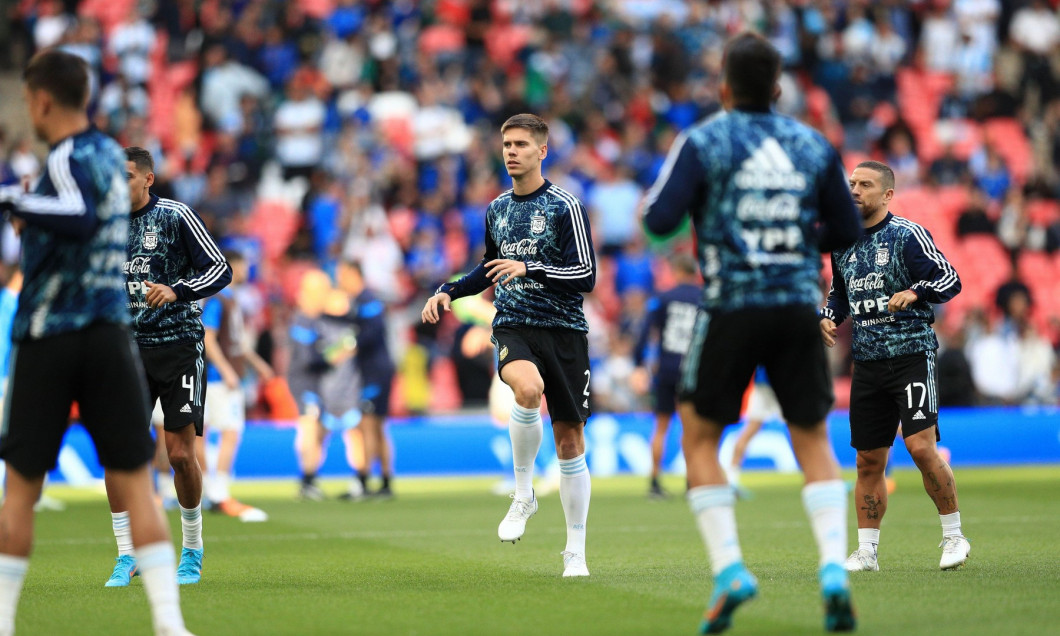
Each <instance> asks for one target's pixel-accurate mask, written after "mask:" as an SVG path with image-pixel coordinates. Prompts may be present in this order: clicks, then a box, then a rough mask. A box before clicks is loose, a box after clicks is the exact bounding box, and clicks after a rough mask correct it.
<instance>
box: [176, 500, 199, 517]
mask: <svg viewBox="0 0 1060 636" xmlns="http://www.w3.org/2000/svg"><path fill="white" fill-rule="evenodd" d="M177 505H178V506H180V516H181V517H182V518H184V519H187V520H188V521H195V520H196V519H198V518H200V517H202V504H201V503H200V504H199V505H197V506H195V507H194V508H185V507H184V506H181V505H180V504H177Z"/></svg>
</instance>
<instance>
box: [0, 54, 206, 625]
mask: <svg viewBox="0 0 1060 636" xmlns="http://www.w3.org/2000/svg"><path fill="white" fill-rule="evenodd" d="M22 80H23V83H24V97H25V100H26V103H27V106H28V107H29V116H30V121H31V122H32V125H33V128H34V131H35V132H36V134H37V137H38V138H39V139H40V140H41V141H43V142H45V143H47V144H48V145H49V147H50V148H51V150H50V151H49V153H48V163H47V168H46V169H45V172H44V174H43V175H42V176H41V179H40V181H39V182H38V183H37V186H36V188H35V190H34V191H33V192H32V193H25V192H24V191H23V188H22V186H13V187H5V188H0V208H2V209H3V211H4V212H5V213H10V214H12V215H13V216H14V218H15V220H14V223H15V225H16V228H18V229H21V230H22V258H21V269H22V272H23V275H24V277H25V278H24V283H23V287H22V292H21V294H20V296H19V304H18V310H17V312H16V314H15V322H14V327H13V330H12V334H11V339H12V341H13V342H14V343H15V350H14V352H13V354H12V364H11V376H10V378H9V383H10V387H9V388H10V391H9V394H8V396H7V400H8V401H7V404H6V405H5V411H4V421H3V426H2V430H3V436H2V439H0V457H2V458H3V459H4V461H5V462H7V480H6V492H5V497H4V502H3V507H2V508H0V634H12V633H14V631H15V610H16V608H17V606H18V597H19V594H20V593H21V590H22V583H23V581H24V579H25V576H26V570H27V568H28V566H29V554H30V550H31V548H32V545H33V504H34V503H35V502H36V501H37V499H38V497H39V496H40V493H41V487H42V486H43V484H44V476H45V474H46V473H47V472H48V470H49V469H51V468H52V467H54V466H55V460H56V457H57V456H58V453H59V447H60V445H61V444H62V439H63V434H64V433H65V432H66V428H67V426H68V425H69V417H70V409H71V405H72V404H73V402H74V401H76V402H77V403H78V404H79V405H80V412H81V421H82V424H83V425H84V427H85V428H86V429H87V430H88V432H89V434H91V436H92V439H93V442H94V443H95V446H96V450H97V451H98V453H99V459H100V463H101V464H103V467H104V469H105V471H106V476H107V479H108V482H109V483H110V487H111V490H112V491H113V492H114V493H116V494H118V495H119V496H120V497H121V499H122V500H123V501H124V503H125V506H126V507H125V509H126V510H127V511H128V522H129V525H130V536H131V544H132V545H131V546H130V547H131V548H132V549H133V550H134V552H135V555H136V558H137V560H138V561H139V565H140V573H141V575H142V576H143V581H144V590H145V591H146V592H147V598H148V600H149V601H150V604H151V615H152V619H153V623H154V631H155V634H158V635H167V636H169V635H183V634H188V632H187V630H186V629H185V628H184V618H183V616H182V614H181V611H180V593H179V590H178V588H177V581H176V576H175V574H176V572H175V567H174V565H175V564H174V556H173V546H172V545H171V544H170V542H169V529H168V528H167V526H166V523H165V519H164V518H163V517H162V514H161V512H160V510H159V509H158V507H157V505H156V504H155V501H154V496H153V494H152V488H151V478H150V475H149V473H148V463H149V462H150V461H151V457H152V455H153V454H154V447H155V443H154V440H153V439H151V434H150V431H149V426H150V423H149V419H148V418H149V412H150V410H149V407H148V390H147V382H146V380H145V379H144V372H143V368H142V365H141V362H140V356H139V354H138V352H137V349H136V345H135V344H134V343H133V340H132V337H131V334H130V330H129V325H130V322H131V321H130V316H129V309H128V307H127V303H128V298H127V295H126V288H125V277H124V276H123V272H122V265H123V264H124V263H125V262H126V254H127V249H128V246H127V242H128V239H129V229H128V228H129V189H128V185H127V183H126V179H125V174H126V170H125V154H124V153H123V152H122V149H121V146H119V145H118V144H117V143H116V142H115V141H114V140H112V139H110V138H109V137H107V136H105V135H104V134H102V133H100V132H99V131H98V130H96V129H95V128H94V127H92V126H91V125H90V123H89V119H88V114H87V112H86V110H85V108H86V102H87V100H88V69H87V67H86V65H85V63H84V61H82V60H81V58H78V57H76V56H74V55H70V54H69V53H64V52H61V51H56V50H50V49H49V50H44V51H42V52H40V53H38V54H37V55H35V56H34V57H33V58H32V59H31V60H30V62H29V64H28V65H27V67H26V69H25V71H24V72H23V74H22ZM71 620H76V618H75V617H71Z"/></svg>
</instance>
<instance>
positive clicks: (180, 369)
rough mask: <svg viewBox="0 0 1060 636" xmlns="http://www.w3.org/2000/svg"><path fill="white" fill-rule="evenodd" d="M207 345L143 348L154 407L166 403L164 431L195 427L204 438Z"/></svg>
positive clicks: (145, 370) (197, 343)
mask: <svg viewBox="0 0 1060 636" xmlns="http://www.w3.org/2000/svg"><path fill="white" fill-rule="evenodd" d="M202 354H203V344H202V341H201V340H199V341H197V342H181V343H178V344H174V345H168V346H164V347H140V357H141V358H143V360H144V372H145V373H146V374H147V389H148V391H149V392H150V395H151V405H152V406H154V404H155V400H159V401H160V402H161V404H162V415H163V422H164V424H163V426H162V427H163V428H164V429H166V430H167V431H179V430H180V429H182V428H184V427H185V426H187V425H188V424H194V425H195V434H196V435H198V436H199V437H202V417H203V403H204V402H205V401H206V364H205V362H204V361H203V357H202Z"/></svg>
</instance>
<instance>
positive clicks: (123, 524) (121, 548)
mask: <svg viewBox="0 0 1060 636" xmlns="http://www.w3.org/2000/svg"><path fill="white" fill-rule="evenodd" d="M110 527H111V528H113V530H114V538H115V539H116V540H117V541H118V556H132V553H133V542H132V529H131V528H130V527H129V513H128V511H126V512H112V513H110Z"/></svg>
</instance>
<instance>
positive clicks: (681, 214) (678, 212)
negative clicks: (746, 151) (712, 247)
mask: <svg viewBox="0 0 1060 636" xmlns="http://www.w3.org/2000/svg"><path fill="white" fill-rule="evenodd" d="M706 187H707V184H706V180H705V179H704V169H703V162H702V161H700V160H699V158H698V157H697V156H696V149H695V146H694V145H693V144H691V143H688V133H681V134H680V135H678V137H677V139H675V140H674V144H673V146H672V147H671V148H670V154H668V155H667V156H666V162H665V163H664V164H663V166H662V169H661V170H660V171H659V176H658V178H656V179H655V184H654V185H653V186H652V187H651V190H648V195H647V197H645V199H644V204H643V216H642V221H643V223H644V228H645V229H646V230H647V231H648V233H649V234H650V235H653V236H656V237H660V238H668V237H669V236H672V235H673V233H674V232H676V231H678V230H679V229H680V228H681V221H682V220H684V218H685V215H686V214H687V213H688V211H689V210H690V209H692V208H693V207H695V204H696V202H697V201H702V200H703V196H704V195H705V194H706Z"/></svg>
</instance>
